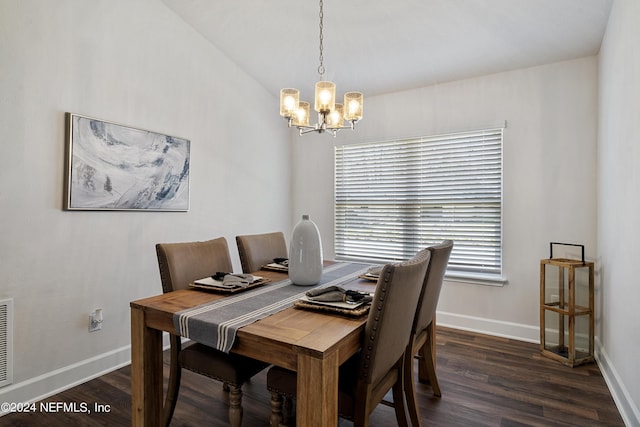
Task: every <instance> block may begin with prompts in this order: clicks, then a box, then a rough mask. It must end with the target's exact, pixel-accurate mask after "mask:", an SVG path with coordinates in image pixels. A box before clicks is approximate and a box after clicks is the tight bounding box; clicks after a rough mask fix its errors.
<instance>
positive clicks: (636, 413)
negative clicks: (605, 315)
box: [595, 337, 640, 427]
mask: <svg viewBox="0 0 640 427" xmlns="http://www.w3.org/2000/svg"><path fill="white" fill-rule="evenodd" d="M595 350H596V351H595V357H596V361H597V362H598V366H599V367H600V372H602V376H603V377H604V381H605V382H606V383H607V387H608V388H609V392H610V393H611V397H613V401H614V402H615V404H616V406H617V408H618V411H619V412H620V416H621V417H622V420H623V421H624V424H625V426H627V427H640V410H639V409H638V406H637V405H636V404H635V403H634V401H633V399H631V396H630V395H629V391H628V390H627V388H626V387H625V385H624V382H623V381H622V379H621V378H620V376H619V375H618V372H617V371H616V369H615V367H614V366H613V365H612V364H611V360H610V359H609V356H608V355H607V352H606V351H605V349H604V348H603V347H602V344H601V343H600V340H599V339H598V337H596V338H595Z"/></svg>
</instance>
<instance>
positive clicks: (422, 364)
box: [418, 326, 442, 397]
mask: <svg viewBox="0 0 640 427" xmlns="http://www.w3.org/2000/svg"><path fill="white" fill-rule="evenodd" d="M429 327H431V326H429ZM434 344H435V342H432V341H431V340H427V341H426V342H425V343H424V345H423V346H422V347H420V349H419V350H418V354H419V356H420V358H419V364H418V378H419V381H420V382H421V383H425V384H431V388H432V389H433V394H434V395H435V396H437V397H441V396H442V393H441V391H440V385H439V384H438V377H437V375H436V361H435V353H434V352H433V345H434Z"/></svg>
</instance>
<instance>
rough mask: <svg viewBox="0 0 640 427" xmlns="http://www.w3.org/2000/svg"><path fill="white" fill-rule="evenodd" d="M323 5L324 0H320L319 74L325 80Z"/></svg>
mask: <svg viewBox="0 0 640 427" xmlns="http://www.w3.org/2000/svg"><path fill="white" fill-rule="evenodd" d="M322 6H323V2H322V0H320V15H319V16H320V57H319V59H320V65H319V66H318V74H320V80H324V65H323V60H324V57H323V56H322V51H323V49H324V44H323V41H324V36H323V34H322V29H323V25H322V21H323V18H324V13H323V11H322Z"/></svg>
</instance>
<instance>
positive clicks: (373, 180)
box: [335, 128, 503, 275]
mask: <svg viewBox="0 0 640 427" xmlns="http://www.w3.org/2000/svg"><path fill="white" fill-rule="evenodd" d="M502 134H503V129H502V128H499V129H491V130H482V131H475V132H464V133H456V134H448V135H439V136H433V137H421V138H411V139H400V140H394V141H386V142H376V143H368V144H351V145H342V146H337V147H336V149H335V251H336V257H337V258H340V259H354V260H366V261H376V262H389V261H397V260H404V259H408V258H410V257H411V256H413V255H414V254H415V253H416V252H417V251H419V250H421V249H423V248H425V247H426V246H429V245H432V244H435V243H439V242H441V241H442V240H444V239H451V240H453V241H454V248H453V252H452V254H451V258H450V260H449V267H448V271H449V272H450V273H455V272H459V273H471V274H477V273H485V274H491V275H500V274H501V272H502Z"/></svg>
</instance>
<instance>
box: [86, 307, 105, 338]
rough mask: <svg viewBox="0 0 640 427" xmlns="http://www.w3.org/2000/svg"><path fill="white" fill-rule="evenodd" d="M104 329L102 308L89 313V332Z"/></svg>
mask: <svg viewBox="0 0 640 427" xmlns="http://www.w3.org/2000/svg"><path fill="white" fill-rule="evenodd" d="M100 329H102V309H101V308H96V309H95V311H94V312H93V313H91V314H89V332H95V331H99V330H100Z"/></svg>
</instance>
